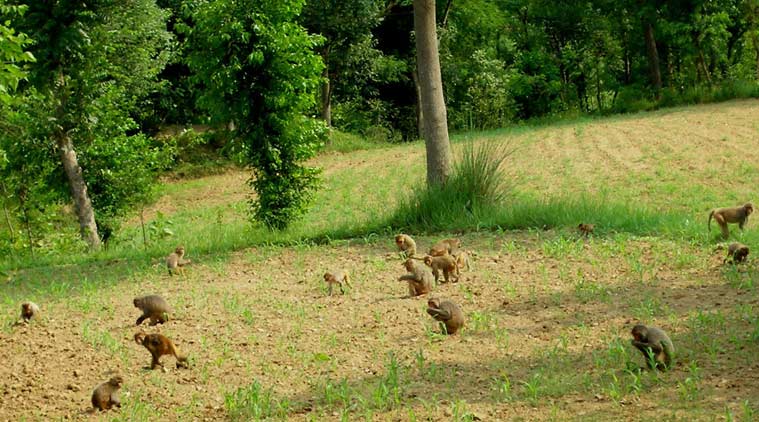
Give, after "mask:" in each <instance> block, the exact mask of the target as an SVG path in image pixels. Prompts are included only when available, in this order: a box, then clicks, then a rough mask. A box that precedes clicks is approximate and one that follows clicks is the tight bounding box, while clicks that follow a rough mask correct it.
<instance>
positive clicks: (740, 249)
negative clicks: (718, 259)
mask: <svg viewBox="0 0 759 422" xmlns="http://www.w3.org/2000/svg"><path fill="white" fill-rule="evenodd" d="M747 256H748V246H746V245H744V244H743V243H738V242H733V243H731V244H730V246H728V247H727V257H726V258H725V259H724V260H723V261H722V263H723V264H724V263H726V262H730V263H733V264H737V263H740V262H744V261H745V260H746V257H747Z"/></svg>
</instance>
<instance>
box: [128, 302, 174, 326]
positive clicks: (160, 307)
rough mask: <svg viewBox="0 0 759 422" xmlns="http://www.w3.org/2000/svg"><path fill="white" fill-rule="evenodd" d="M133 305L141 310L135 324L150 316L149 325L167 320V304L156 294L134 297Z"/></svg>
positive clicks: (168, 310)
mask: <svg viewBox="0 0 759 422" xmlns="http://www.w3.org/2000/svg"><path fill="white" fill-rule="evenodd" d="M134 307H135V308H139V309H140V310H141V311H142V315H140V317H139V318H137V324H136V325H140V324H142V321H145V319H147V318H150V325H156V324H163V323H164V322H166V321H168V320H169V312H170V311H171V309H170V308H169V304H168V303H166V301H165V300H164V299H163V298H162V297H161V296H158V295H147V296H141V297H136V298H134Z"/></svg>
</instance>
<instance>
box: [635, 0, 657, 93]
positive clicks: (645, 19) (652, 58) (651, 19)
mask: <svg viewBox="0 0 759 422" xmlns="http://www.w3.org/2000/svg"><path fill="white" fill-rule="evenodd" d="M638 4H639V5H640V6H641V11H640V16H641V18H640V19H641V24H642V25H643V38H644V40H645V42H646V57H647V58H648V74H649V77H650V79H651V85H652V86H653V87H654V89H655V90H656V95H659V91H661V86H662V84H661V69H660V66H659V51H658V50H657V48H656V36H655V35H654V23H655V22H656V7H655V5H653V4H649V2H648V1H646V0H639V2H638Z"/></svg>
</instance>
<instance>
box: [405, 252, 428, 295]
mask: <svg viewBox="0 0 759 422" xmlns="http://www.w3.org/2000/svg"><path fill="white" fill-rule="evenodd" d="M403 266H404V267H405V268H406V271H408V272H409V273H408V274H404V275H402V276H400V278H398V280H400V281H407V282H408V294H409V297H413V296H419V295H423V294H425V293H429V292H431V291H432V282H433V277H432V273H431V272H430V269H429V268H427V267H425V266H424V265H422V264H420V263H418V262H416V261H414V260H413V259H411V258H409V259H407V260H406V261H405V262H404V263H403Z"/></svg>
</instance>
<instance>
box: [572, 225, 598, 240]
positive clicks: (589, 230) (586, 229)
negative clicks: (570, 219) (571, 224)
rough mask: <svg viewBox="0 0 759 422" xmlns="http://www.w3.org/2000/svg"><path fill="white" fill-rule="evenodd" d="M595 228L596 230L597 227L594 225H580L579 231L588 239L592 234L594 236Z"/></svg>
mask: <svg viewBox="0 0 759 422" xmlns="http://www.w3.org/2000/svg"><path fill="white" fill-rule="evenodd" d="M595 228H596V226H595V225H593V224H587V223H580V224H579V225H578V226H577V230H579V231H580V234H581V235H583V236H585V237H588V236H590V235H591V234H593V230H594V229H595Z"/></svg>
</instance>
